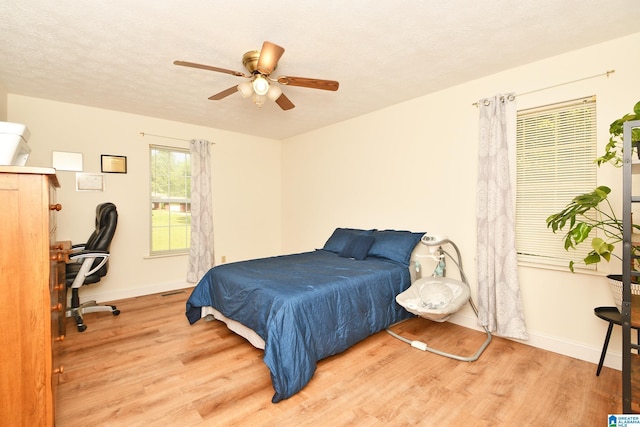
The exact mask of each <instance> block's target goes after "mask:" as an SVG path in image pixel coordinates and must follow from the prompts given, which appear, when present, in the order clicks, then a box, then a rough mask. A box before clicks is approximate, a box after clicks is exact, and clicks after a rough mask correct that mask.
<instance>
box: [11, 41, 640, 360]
mask: <svg viewBox="0 0 640 427" xmlns="http://www.w3.org/2000/svg"><path fill="white" fill-rule="evenodd" d="M639 43H640V33H638V34H635V35H633V36H630V37H626V38H623V39H619V40H614V41H612V42H609V43H604V44H601V45H597V46H593V47H590V48H587V49H583V50H579V51H575V52H571V53H569V54H566V55H561V56H558V57H554V58H550V59H548V60H545V61H540V62H537V63H533V64H529V65H526V66H522V67H518V68H514V69H511V70H506V71H504V72H502V73H499V74H495V75H492V76H488V77H483V78H479V79H478V80H474V81H471V82H468V83H465V84H462V85H459V86H456V87H452V88H449V89H447V90H443V91H441V92H438V93H434V94H432V95H429V96H425V97H421V98H417V99H414V100H411V101H408V102H405V103H402V104H398V105H395V106H392V107H389V108H387V109H384V110H381V111H377V112H374V113H371V114H368V115H365V116H362V117H358V118H355V119H352V120H349V121H345V122H342V123H338V124H336V125H333V126H329V127H326V128H323V129H320V130H317V131H314V132H310V133H307V134H304V135H300V136H297V137H294V138H291V139H289V140H286V141H282V142H280V141H274V140H268V139H261V138H255V137H250V136H246V135H240V134H235V133H230V132H225V131H220V130H216V129H211V128H205V127H199V126H192V125H187V124H184V123H177V122H171V121H166V120H158V119H153V118H149V117H143V116H136V115H131V114H126V113H120V112H114V111H108V110H100V109H95V108H90V107H82V106H78V105H69V104H63V103H57V102H51V101H46V100H42V99H35V98H28V97H23V96H17V95H11V94H9V96H8V118H7V120H9V121H14V122H21V123H26V124H27V125H28V127H29V129H30V130H31V133H32V137H31V140H30V141H29V143H30V145H31V147H32V149H33V152H32V156H31V158H30V160H29V165H31V166H50V165H51V151H52V150H58V151H75V152H82V153H83V154H84V160H85V171H86V172H99V170H100V167H99V159H100V154H114V155H124V156H127V160H128V166H129V172H128V173H127V174H126V175H107V177H106V191H105V192H104V193H79V192H76V191H75V190H74V187H75V183H74V176H75V175H74V173H72V172H63V171H60V172H59V173H58V175H59V179H60V181H61V184H62V188H61V189H60V191H59V193H58V194H59V201H60V202H61V203H62V204H63V206H64V208H63V211H62V212H61V213H60V222H59V233H58V237H59V238H61V239H71V240H75V241H77V240H81V239H84V238H85V236H86V235H87V230H90V229H91V227H92V221H93V210H94V208H95V205H96V204H97V203H100V202H102V201H106V200H110V201H113V202H114V203H116V205H118V209H119V211H120V223H119V228H118V234H117V236H116V239H115V240H114V244H113V247H112V249H113V253H114V257H113V262H112V263H111V272H110V274H109V276H108V277H107V279H105V281H104V282H103V283H101V284H99V285H95V288H94V287H93V286H91V287H89V289H87V290H86V291H85V295H92V296H94V297H95V298H97V299H99V300H111V299H117V298H122V297H127V296H133V295H141V294H144V293H151V292H157V291H159V290H165V289H174V288H176V287H181V286H184V285H185V283H184V277H185V274H186V273H185V271H186V257H171V258H159V259H148V258H147V257H146V256H147V252H148V249H147V246H148V244H147V242H148V241H149V231H148V230H149V218H148V207H149V198H148V197H149V196H148V185H149V184H148V175H149V171H148V145H149V144H165V145H173V144H181V143H179V142H176V141H173V140H165V139H157V138H152V137H141V136H140V132H147V133H152V134H159V135H166V136H172V137H178V138H185V139H189V138H206V139H209V140H211V141H213V142H215V143H216V146H215V148H214V150H213V153H214V154H213V155H214V159H213V161H214V171H215V172H214V198H215V219H214V220H215V233H216V238H215V240H216V241H215V249H216V258H217V261H218V262H219V261H220V257H221V256H222V255H225V256H226V257H227V260H228V261H236V260H241V259H249V258H255V257H261V256H269V255H274V254H278V253H290V252H297V251H302V250H309V249H313V248H317V247H321V246H322V245H323V244H324V241H325V240H326V239H327V237H328V236H329V234H330V233H331V231H332V230H333V229H334V228H335V227H338V226H352V227H363V228H366V227H375V228H396V229H410V230H414V231H431V232H438V233H445V234H448V235H449V237H450V238H451V239H453V240H454V241H455V242H456V243H457V244H458V245H459V246H460V249H461V251H462V254H463V258H464V264H465V271H466V273H467V275H468V276H469V277H470V279H471V283H472V287H474V292H475V277H476V272H475V255H474V254H475V217H474V215H475V180H476V156H477V152H476V145H477V134H478V128H477V121H478V111H477V109H476V108H475V107H473V106H472V105H471V104H472V103H474V102H476V101H477V100H478V99H480V98H482V97H485V96H492V95H494V94H496V93H498V92H509V91H513V92H516V93H519V94H522V93H526V92H529V91H532V90H536V89H540V88H545V87H549V86H554V85H557V84H559V83H563V82H569V81H573V80H577V79H580V78H582V77H587V76H592V75H596V74H600V73H603V72H605V71H606V70H609V69H615V70H616V72H615V74H613V75H612V76H611V77H610V78H604V77H599V78H596V79H590V80H585V81H581V82H575V83H572V84H569V85H564V86H561V87H557V88H553V89H549V90H544V91H540V92H536V93H533V94H529V95H524V96H520V97H518V105H519V108H528V107H532V106H537V105H543V104H549V103H553V102H558V101H564V100H568V99H574V98H579V97H582V96H586V95H592V94H595V95H597V98H598V107H597V108H598V136H599V145H600V146H601V148H602V147H603V146H604V144H605V143H606V141H607V138H608V135H607V131H608V124H609V123H610V122H611V121H612V120H613V119H615V118H617V117H619V116H620V115H622V114H623V113H625V112H628V111H630V110H631V108H632V106H633V104H634V103H635V102H636V101H637V100H638V93H640V92H638V90H637V89H636V87H637V84H636V81H635V80H634V76H635V75H636V74H637V69H638V67H639V66H640V63H639V58H638V57H637V55H636V56H635V57H634V56H632V55H630V54H627V55H625V54H624V52H633V51H634V49H635V47H636V46H638V44H639ZM620 182H621V174H620V171H618V170H613V169H612V168H608V167H604V168H602V169H601V170H600V172H599V183H600V184H605V185H610V186H611V187H613V188H614V191H615V189H616V188H619V187H620V185H619V183H620ZM613 200H614V202H615V203H617V204H618V205H619V202H620V196H619V192H618V193H617V194H615V195H614V198H613ZM604 267H605V269H606V268H607V266H604ZM617 268H618V267H617V266H613V267H612V270H611V271H615V270H616V269H617ZM602 274H604V273H602ZM602 274H600V275H593V274H592V275H587V274H571V273H569V272H568V271H566V270H548V269H540V268H536V267H531V266H521V267H520V280H521V287H522V295H523V305H524V310H525V316H526V322H527V326H528V329H529V332H530V335H531V339H530V340H529V342H528V343H529V344H532V345H535V346H538V347H542V348H547V349H550V350H553V351H558V352H561V353H564V354H567V355H571V356H574V357H578V358H582V359H585V360H590V361H594V362H595V361H597V359H598V357H599V352H600V348H601V345H602V340H603V338H604V334H605V330H606V324H605V323H604V322H603V321H601V320H599V319H597V318H595V316H594V315H593V308H594V307H596V306H602V305H612V299H611V297H610V295H609V293H608V290H607V288H606V284H605V281H604V279H603V278H602ZM453 320H454V321H455V322H457V323H461V324H465V325H467V326H470V327H474V319H473V315H472V312H471V311H470V310H469V309H465V310H463V311H462V312H461V313H460V314H459V315H457V316H455V317H454V319H453ZM619 343H620V336H619V328H617V329H616V332H615V335H614V337H613V339H612V343H611V346H610V351H609V357H608V358H607V362H606V363H607V364H608V365H611V366H619V365H620V352H619V351H617V349H618V348H620V344H619Z"/></svg>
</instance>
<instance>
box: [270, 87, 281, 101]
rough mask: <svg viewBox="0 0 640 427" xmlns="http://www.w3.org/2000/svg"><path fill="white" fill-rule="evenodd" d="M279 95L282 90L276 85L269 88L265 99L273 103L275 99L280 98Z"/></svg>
mask: <svg viewBox="0 0 640 427" xmlns="http://www.w3.org/2000/svg"><path fill="white" fill-rule="evenodd" d="M280 95H282V89H280V87H279V86H277V85H270V86H269V91H268V92H267V98H269V99H270V100H272V101H275V100H276V99H278V98H280Z"/></svg>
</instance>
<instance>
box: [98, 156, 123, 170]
mask: <svg viewBox="0 0 640 427" xmlns="http://www.w3.org/2000/svg"><path fill="white" fill-rule="evenodd" d="M100 171H101V172H102V173H127V158H126V157H125V156H111V155H109V154H102V155H101V156H100Z"/></svg>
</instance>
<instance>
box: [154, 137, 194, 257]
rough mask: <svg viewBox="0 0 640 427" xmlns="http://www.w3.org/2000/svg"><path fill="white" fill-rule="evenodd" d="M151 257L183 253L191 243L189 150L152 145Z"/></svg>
mask: <svg viewBox="0 0 640 427" xmlns="http://www.w3.org/2000/svg"><path fill="white" fill-rule="evenodd" d="M149 150H150V156H151V157H150V158H151V162H150V163H151V251H150V252H151V254H152V255H159V254H165V253H184V252H187V251H188V250H189V243H190V240H191V155H190V153H189V150H183V149H179V148H171V147H160V146H154V145H152V146H150V147H149Z"/></svg>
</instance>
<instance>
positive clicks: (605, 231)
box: [547, 102, 640, 308]
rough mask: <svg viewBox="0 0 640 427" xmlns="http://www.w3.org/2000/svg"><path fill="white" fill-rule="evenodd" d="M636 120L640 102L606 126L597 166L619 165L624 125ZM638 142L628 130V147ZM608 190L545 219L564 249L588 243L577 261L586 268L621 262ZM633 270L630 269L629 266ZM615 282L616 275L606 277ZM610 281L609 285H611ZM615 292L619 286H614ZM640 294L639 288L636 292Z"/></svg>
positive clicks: (639, 135)
mask: <svg viewBox="0 0 640 427" xmlns="http://www.w3.org/2000/svg"><path fill="white" fill-rule="evenodd" d="M639 119H640V102H637V103H636V104H635V106H634V107H633V113H629V114H625V115H624V116H622V117H621V118H619V119H617V120H615V121H614V122H612V123H611V125H610V126H609V135H610V137H609V142H608V144H607V145H606V147H605V153H604V155H602V156H600V157H598V158H597V159H596V160H595V162H596V163H597V164H598V166H600V165H602V164H604V163H611V164H613V165H614V166H616V167H620V166H622V163H623V162H622V144H623V140H622V136H623V135H622V134H623V125H624V122H626V121H629V120H639ZM639 143H640V129H633V130H632V146H633V147H635V151H636V152H638V147H637V145H638V144H639ZM610 193H611V189H610V188H609V187H606V186H599V187H597V188H596V189H594V190H593V191H591V192H588V193H584V194H580V195H578V196H576V197H574V198H573V200H571V202H570V203H569V204H567V205H566V206H565V207H564V209H562V210H561V211H560V212H557V213H555V214H553V215H550V216H549V217H548V218H547V227H548V228H551V230H552V231H553V232H554V233H556V232H558V231H565V230H566V233H565V235H564V239H563V240H564V248H565V249H566V250H570V249H572V248H575V247H576V246H577V245H580V244H582V243H584V242H589V243H590V245H591V251H590V252H589V253H588V254H587V256H586V257H585V258H583V259H582V260H581V261H580V262H581V263H583V264H586V265H590V264H596V263H599V262H600V261H602V260H605V261H609V260H610V259H611V257H612V256H613V257H615V258H617V259H621V258H620V256H618V255H616V254H615V253H614V249H615V247H616V245H617V244H618V243H620V242H621V241H622V220H621V219H619V218H618V217H617V216H616V214H615V211H614V209H613V207H612V206H611V203H610V202H609V199H608V196H609V194H610ZM594 230H596V231H597V233H598V234H597V235H596V236H595V237H591V236H592V235H591V232H592V231H594ZM636 230H639V231H640V226H638V225H637V224H633V231H634V232H635V231H636ZM632 252H633V254H634V255H635V254H637V253H639V252H640V247H639V246H633V247H632ZM574 266H575V262H574V261H571V262H570V263H569V269H570V270H571V271H572V272H573V271H574ZM632 267H633V266H632ZM608 277H609V278H610V279H611V280H614V281H615V280H616V279H618V278H619V276H608ZM611 280H610V282H611ZM616 286H617V287H618V288H619V289H621V287H620V286H619V285H616ZM638 292H640V289H639V290H638ZM619 295H620V291H618V290H617V289H616V290H615V291H614V299H615V300H616V304H618V308H619V300H620V296H619Z"/></svg>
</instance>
